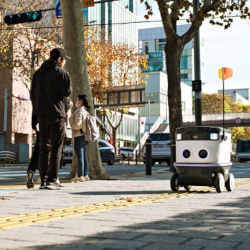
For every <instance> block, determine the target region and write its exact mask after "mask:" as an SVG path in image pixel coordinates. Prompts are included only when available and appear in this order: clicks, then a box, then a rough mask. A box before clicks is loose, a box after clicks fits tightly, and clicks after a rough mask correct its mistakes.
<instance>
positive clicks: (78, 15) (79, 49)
mask: <svg viewBox="0 0 250 250" xmlns="http://www.w3.org/2000/svg"><path fill="white" fill-rule="evenodd" d="M61 6H62V13H63V25H64V30H63V42H64V49H65V51H66V53H67V55H68V56H70V57H71V59H70V60H68V61H67V64H66V67H67V69H68V71H69V73H70V77H71V82H72V90H73V93H72V99H73V102H75V100H76V97H77V96H78V95H79V94H86V95H87V97H88V101H89V104H90V113H91V114H94V112H95V111H94V105H93V98H92V92H91V88H90V85H89V81H88V72H87V66H86V59H85V58H86V52H85V47H84V33H83V7H82V5H81V1H80V0H74V1H69V0H61ZM88 150H89V169H90V176H91V178H93V179H107V178H108V176H107V174H106V171H105V169H104V168H103V167H102V161H101V157H100V152H99V149H98V144H97V142H95V143H89V147H88ZM73 162H74V163H75V161H73Z"/></svg>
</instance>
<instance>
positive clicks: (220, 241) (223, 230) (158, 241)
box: [25, 194, 250, 250]
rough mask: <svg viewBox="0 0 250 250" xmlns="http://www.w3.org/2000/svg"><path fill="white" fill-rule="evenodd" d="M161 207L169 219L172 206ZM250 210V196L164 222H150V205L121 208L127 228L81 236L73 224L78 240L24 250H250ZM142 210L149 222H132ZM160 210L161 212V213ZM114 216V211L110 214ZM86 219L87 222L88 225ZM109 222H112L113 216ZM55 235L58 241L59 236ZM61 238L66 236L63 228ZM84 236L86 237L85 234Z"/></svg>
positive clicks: (97, 217)
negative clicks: (125, 217) (125, 218)
mask: <svg viewBox="0 0 250 250" xmlns="http://www.w3.org/2000/svg"><path fill="white" fill-rule="evenodd" d="M219 196H221V197H219ZM219 198H223V194H217V195H216V199H219ZM195 202H197V200H196V201H194V203H192V206H195ZM190 204H191V203H190ZM161 205H162V206H165V208H166V209H165V211H166V212H165V213H166V216H161V217H167V214H168V207H169V208H171V206H173V204H170V205H169V204H168V203H165V204H161ZM175 205H176V206H181V200H180V202H179V203H178V204H177V203H175ZM151 206H152V205H151ZM137 209H138V210H137ZM154 209H157V204H154ZM178 209H180V208H178ZM185 209H187V207H186V208H185ZM249 209H250V196H247V197H243V198H239V199H237V200H236V201H235V202H230V203H229V202H225V203H224V202H221V203H218V204H217V205H216V206H215V207H212V208H210V209H202V210H195V209H194V211H191V212H190V211H188V212H182V213H179V214H177V215H175V216H169V217H168V218H164V219H161V220H154V219H152V221H150V222H148V221H149V220H150V219H149V218H150V211H152V208H151V207H150V206H140V207H139V206H138V207H134V208H133V209H131V208H127V209H126V210H123V209H120V210H119V211H120V213H121V214H123V213H125V215H127V223H126V224H127V225H125V226H119V225H118V226H117V227H113V228H114V229H113V230H107V231H105V230H103V231H102V232H99V233H97V234H92V235H88V236H80V235H79V233H78V234H77V232H78V230H79V228H78V227H77V225H75V226H74V227H73V226H72V225H71V226H72V232H71V236H76V235H77V237H78V238H79V239H77V240H75V241H71V242H69V243H60V245H59V244H51V245H43V246H37V247H35V246H34V247H26V248H25V249H27V250H53V249H61V250H62V249H86V250H97V249H98V250H99V249H102V250H104V249H105V250H115V249H126V250H127V249H142V250H165V249H167V250H168V249H169V250H197V249H199V250H207V249H208V250H214V249H220V250H222V249H224V250H230V249H238V250H244V249H249V243H248V242H249V235H250V225H249V211H250V210H249ZM143 210H144V211H145V213H147V215H146V216H145V218H147V222H145V223H136V222H133V221H136V216H137V215H139V214H140V213H141V212H143ZM113 211H114V210H113ZM116 211H118V210H116ZM160 211H161V212H162V210H160ZM126 213H127V214H126ZM111 214H112V211H110V215H111ZM153 215H155V214H153V213H152V217H153V218H155V217H154V216H153ZM94 216H95V217H96V220H97V221H99V222H100V223H101V221H102V223H103V220H105V219H106V223H107V224H109V225H110V221H109V219H108V218H107V216H103V214H102V213H99V214H95V215H94ZM92 218H94V217H92ZM123 219H124V216H123ZM87 220H88V219H86V220H85V222H86V223H87ZM110 220H111V221H112V217H111V218H110ZM131 221H132V223H131ZM79 223H83V224H84V216H83V217H81V221H79ZM79 225H82V224H79ZM86 225H87V224H86ZM47 227H49V225H47ZM81 228H84V227H81ZM67 232H68V230H67ZM52 234H53V233H52ZM54 234H55V237H57V238H58V235H59V233H54ZM61 235H63V229H62V231H61ZM82 235H84V231H83V232H82Z"/></svg>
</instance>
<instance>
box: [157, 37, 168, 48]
mask: <svg viewBox="0 0 250 250" xmlns="http://www.w3.org/2000/svg"><path fill="white" fill-rule="evenodd" d="M165 45H166V39H159V40H158V48H157V50H164V48H165Z"/></svg>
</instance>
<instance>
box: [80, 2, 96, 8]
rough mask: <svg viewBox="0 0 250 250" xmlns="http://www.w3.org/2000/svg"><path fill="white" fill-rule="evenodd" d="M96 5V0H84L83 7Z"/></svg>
mask: <svg viewBox="0 0 250 250" xmlns="http://www.w3.org/2000/svg"><path fill="white" fill-rule="evenodd" d="M94 5H95V3H94V0H82V7H84V8H87V7H93V6H94Z"/></svg>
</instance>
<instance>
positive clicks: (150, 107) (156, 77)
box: [140, 72, 192, 130]
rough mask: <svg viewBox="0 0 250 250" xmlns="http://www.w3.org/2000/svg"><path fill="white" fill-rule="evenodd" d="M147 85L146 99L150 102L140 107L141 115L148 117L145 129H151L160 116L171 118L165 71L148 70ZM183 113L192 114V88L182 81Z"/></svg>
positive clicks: (163, 118) (164, 118)
mask: <svg viewBox="0 0 250 250" xmlns="http://www.w3.org/2000/svg"><path fill="white" fill-rule="evenodd" d="M147 74H148V75H149V78H148V79H147V82H148V84H147V86H146V89H145V101H146V102H148V103H147V104H146V105H145V106H144V107H143V108H140V116H141V117H145V118H146V127H145V130H149V127H151V126H152V125H153V124H154V123H155V121H156V120H157V118H158V117H161V118H162V120H167V121H166V122H168V120H169V111H168V80H167V74H166V73H165V72H148V73H147ZM181 95H182V113H183V115H191V114H192V88H191V86H189V85H187V84H185V83H183V82H182V83H181Z"/></svg>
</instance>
